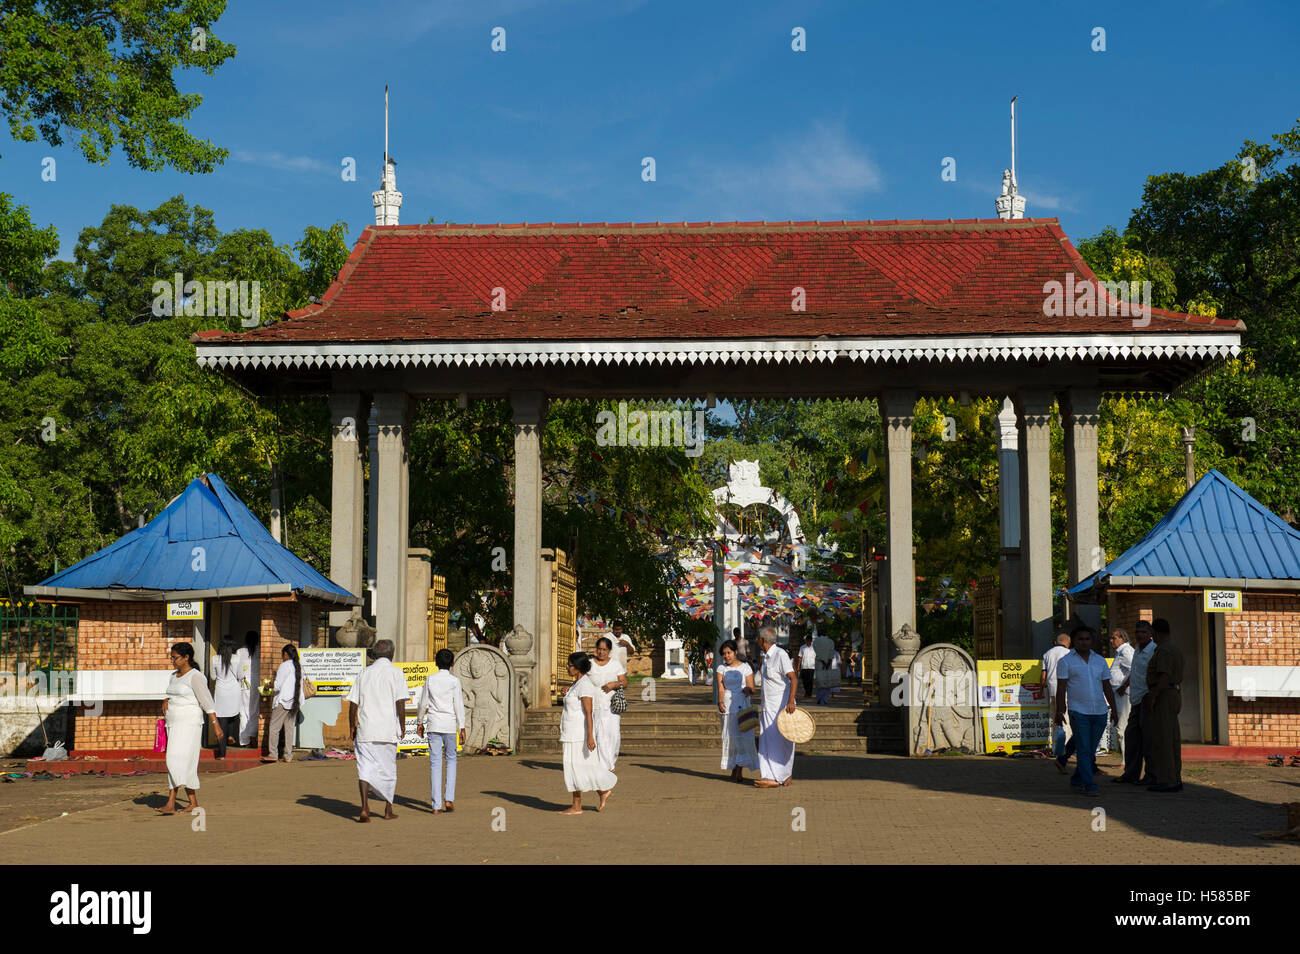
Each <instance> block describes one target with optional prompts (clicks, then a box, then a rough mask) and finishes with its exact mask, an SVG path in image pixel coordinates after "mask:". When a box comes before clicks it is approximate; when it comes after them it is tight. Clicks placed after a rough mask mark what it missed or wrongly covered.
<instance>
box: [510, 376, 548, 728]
mask: <svg viewBox="0 0 1300 954" xmlns="http://www.w3.org/2000/svg"><path fill="white" fill-rule="evenodd" d="M510 406H511V408H512V409H513V411H514V428H515V558H514V562H513V563H512V564H511V567H510V570H511V581H512V586H513V590H514V625H515V626H522V627H523V628H524V629H526V630H527V631H528V635H529V636H531V637H532V645H531V647H530V649H529V650H528V652H527V653H524V654H523V655H524V656H525V657H526V658H527V661H526V662H524V661H523V660H521V663H520V665H521V666H523V667H524V668H528V669H531V670H533V671H534V674H535V670H536V667H537V666H538V665H542V664H543V663H539V661H538V657H537V651H538V646H539V640H538V631H539V618H540V614H539V608H540V605H541V604H540V600H541V594H540V592H539V590H540V584H541V562H542V423H543V421H544V420H545V419H546V395H544V394H542V392H540V391H512V392H511V393H510ZM540 688H541V680H540V679H537V678H535V675H534V678H531V679H530V681H529V686H528V704H529V705H530V706H536V705H548V704H549V703H550V698H549V697H548V698H546V699H542V698H541V696H540Z"/></svg>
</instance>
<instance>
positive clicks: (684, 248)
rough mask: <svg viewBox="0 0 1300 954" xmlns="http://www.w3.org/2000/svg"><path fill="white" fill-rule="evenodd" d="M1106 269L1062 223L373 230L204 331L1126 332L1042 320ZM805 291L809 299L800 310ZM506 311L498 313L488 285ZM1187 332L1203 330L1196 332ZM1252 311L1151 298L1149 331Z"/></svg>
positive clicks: (220, 338) (350, 336)
mask: <svg viewBox="0 0 1300 954" xmlns="http://www.w3.org/2000/svg"><path fill="white" fill-rule="evenodd" d="M1067 273H1073V274H1074V275H1075V281H1076V282H1079V281H1083V280H1085V279H1093V278H1094V277H1095V276H1093V274H1092V272H1091V270H1089V269H1088V267H1087V265H1085V264H1084V262H1083V260H1082V258H1081V257H1080V256H1079V253H1078V252H1077V251H1076V250H1075V249H1074V247H1073V246H1072V245H1071V244H1070V241H1069V239H1067V238H1066V237H1065V234H1064V233H1063V232H1062V231H1061V227H1060V225H1059V224H1058V223H1057V221H1056V220H1055V219H1021V220H1018V221H1003V220H1001V219H968V220H960V221H951V220H949V221H911V222H788V223H766V222H732V223H724V224H714V223H686V222H682V223H678V224H669V225H664V224H660V223H654V224H632V223H620V224H615V225H611V224H606V223H601V224H598V225H582V224H579V223H572V224H564V225H556V224H553V223H547V224H545V225H528V224H518V225H502V224H497V225H397V226H371V227H369V228H367V229H366V230H365V231H364V232H363V233H362V235H361V238H360V239H359V240H358V242H357V245H356V247H355V248H354V249H353V250H352V254H351V255H350V256H349V257H348V260H347V263H346V264H345V265H344V266H343V268H342V270H341V271H340V272H339V275H338V278H337V279H336V280H335V282H334V284H333V285H331V286H330V288H329V291H327V292H326V294H325V296H324V298H323V299H322V300H321V302H320V303H319V304H314V305H310V306H308V307H307V308H304V309H301V310H299V311H294V312H290V313H289V315H288V317H287V319H286V320H284V321H280V322H278V323H275V324H269V325H265V326H263V327H260V328H256V329H253V330H251V331H246V332H243V333H239V334H230V333H224V332H204V333H202V334H201V335H200V336H196V337H197V338H198V340H202V341H204V342H206V343H217V342H231V343H233V342H236V341H238V342H247V343H249V344H257V343H266V344H272V343H278V342H284V343H289V342H347V341H357V342H377V341H440V340H441V341H461V342H463V341H474V340H515V341H529V340H548V341H559V340H610V339H624V338H628V339H746V338H749V339H752V338H769V337H781V338H791V337H818V336H823V335H824V336H827V337H887V336H899V335H925V334H934V335H943V336H945V337H948V336H953V335H998V334H1062V333H1065V334H1069V333H1090V334H1095V333H1107V332H1113V333H1119V334H1123V333H1131V332H1132V331H1133V330H1134V325H1133V322H1132V320H1131V318H1129V317H1123V316H1116V317H1105V316H1102V317H1070V318H1059V317H1047V316H1045V315H1044V314H1043V302H1044V297H1045V296H1044V293H1043V285H1044V283H1045V282H1048V281H1053V280H1054V281H1058V282H1063V281H1064V280H1065V277H1066V274H1067ZM796 287H800V288H803V289H804V293H805V296H806V310H805V311H802V312H800V311H794V310H793V309H792V297H793V291H792V290H793V289H794V288H796ZM494 288H503V289H505V296H506V297H505V303H506V310H505V311H493V310H492V307H491V306H492V301H493V295H494V292H493V289H494ZM1189 326H1190V327H1189ZM1238 327H1240V325H1239V323H1237V322H1232V321H1226V320H1223V319H1213V318H1202V317H1196V316H1190V315H1181V314H1176V313H1172V312H1164V311H1160V310H1158V309H1153V311H1152V318H1151V323H1150V324H1149V325H1148V326H1146V327H1145V328H1142V329H1141V330H1142V331H1143V333H1152V332H1162V331H1164V332H1178V331H1181V332H1187V331H1195V330H1202V331H1210V330H1215V329H1219V330H1222V329H1232V328H1238Z"/></svg>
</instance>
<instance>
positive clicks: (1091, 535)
mask: <svg viewBox="0 0 1300 954" xmlns="http://www.w3.org/2000/svg"><path fill="white" fill-rule="evenodd" d="M1100 411H1101V392H1100V391H1097V390H1093V389H1084V388H1070V389H1069V390H1067V391H1066V392H1065V394H1063V395H1062V400H1061V422H1062V424H1064V425H1065V501H1066V528H1067V529H1066V534H1067V539H1068V543H1069V549H1068V559H1069V568H1070V571H1069V572H1070V578H1069V585H1071V586H1073V585H1074V584H1075V583H1078V582H1079V581H1080V580H1082V579H1083V578H1084V577H1086V576H1089V575H1091V574H1092V573H1094V572H1096V571H1097V570H1100V569H1101V567H1102V564H1103V563H1105V560H1104V559H1103V555H1102V552H1101V532H1100V524H1099V509H1098V503H1097V495H1098V486H1097V424H1098V422H1099V421H1100V418H1101V414H1100ZM1070 611H1071V613H1073V615H1075V616H1078V617H1079V619H1081V620H1083V622H1084V623H1086V624H1087V625H1089V626H1091V627H1092V628H1093V631H1094V632H1096V631H1097V630H1098V627H1100V626H1101V607H1100V606H1098V605H1097V604H1095V603H1071V605H1070ZM1097 635H1098V636H1100V635H1101V633H1100V632H1098V633H1097Z"/></svg>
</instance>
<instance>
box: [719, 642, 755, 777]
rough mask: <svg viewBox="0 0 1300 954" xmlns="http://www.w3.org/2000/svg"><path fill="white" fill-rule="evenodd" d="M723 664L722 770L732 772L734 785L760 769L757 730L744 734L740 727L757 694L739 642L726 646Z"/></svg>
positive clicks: (720, 697) (751, 673) (752, 675)
mask: <svg viewBox="0 0 1300 954" xmlns="http://www.w3.org/2000/svg"><path fill="white" fill-rule="evenodd" d="M722 663H723V664H722V665H721V666H719V667H718V689H719V691H720V692H721V695H720V696H719V698H718V711H719V712H721V713H722V767H723V769H730V770H731V780H732V781H733V782H744V781H745V769H747V768H748V769H756V768H758V750H757V749H756V748H755V745H754V733H753V731H752V730H751V731H749V732H741V731H740V728H739V726H738V725H737V724H736V717H737V716H738V715H739V714H740V710H741V709H743V708H745V707H746V706H747V705H749V697H750V696H751V695H753V694H754V670H753V669H751V668H750V666H749V663H747V662H742V661H741V659H740V656H739V654H738V653H737V651H736V641H735V640H734V639H729V640H727V641H726V642H725V643H723V644H722Z"/></svg>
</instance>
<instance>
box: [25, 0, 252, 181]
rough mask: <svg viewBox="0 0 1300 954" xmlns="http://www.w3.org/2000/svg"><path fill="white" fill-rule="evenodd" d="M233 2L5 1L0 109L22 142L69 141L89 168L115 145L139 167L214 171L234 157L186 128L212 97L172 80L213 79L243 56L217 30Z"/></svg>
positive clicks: (149, 0)
mask: <svg viewBox="0 0 1300 954" xmlns="http://www.w3.org/2000/svg"><path fill="white" fill-rule="evenodd" d="M225 9H226V3H225V0H114V2H113V3H112V4H104V3H97V2H93V0H61V2H49V0H0V111H3V112H4V114H5V115H6V117H7V119H8V121H9V134H10V135H11V136H12V137H13V138H14V139H15V140H17V141H19V142H36V141H37V139H38V138H39V139H41V140H43V141H45V142H47V143H49V144H50V145H52V146H60V145H62V144H63V134H64V128H65V127H66V128H68V129H73V130H77V131H79V132H80V136H79V137H78V140H77V146H78V148H79V149H80V150H81V154H82V155H83V156H85V157H86V159H87V160H88V161H90V162H94V163H100V164H103V163H106V162H108V160H109V157H110V155H111V154H112V151H113V148H114V147H115V146H120V147H121V148H122V151H123V152H124V153H126V157H127V161H128V162H129V163H130V164H131V165H133V166H135V167H137V168H140V169H150V170H154V169H161V168H163V167H164V166H171V167H173V168H175V169H178V170H180V171H181V172H191V173H193V172H211V171H212V169H213V168H214V167H215V166H216V165H217V164H218V163H220V162H223V161H224V160H225V159H226V157H227V155H228V153H227V151H226V150H225V149H221V148H218V147H216V146H214V145H212V143H210V142H206V141H204V140H200V139H196V138H195V137H194V136H192V135H191V134H190V133H189V132H187V131H186V129H185V127H184V125H183V123H184V122H185V121H186V120H188V119H189V118H190V117H191V115H192V114H193V112H194V110H195V109H197V108H198V106H199V104H200V103H201V102H202V101H203V98H202V97H201V96H199V95H197V94H195V93H181V92H180V91H179V90H178V89H177V88H176V84H175V80H174V77H173V74H174V73H175V72H176V71H177V70H185V69H197V70H200V71H201V72H203V73H206V74H208V75H211V74H212V73H213V72H215V71H216V69H217V67H219V66H220V65H221V64H222V63H224V62H225V61H226V60H228V59H230V58H231V57H232V56H234V55H235V48H234V46H232V45H231V44H229V43H225V42H223V41H222V40H220V39H218V38H217V36H216V34H215V33H214V32H213V30H212V27H213V24H214V23H216V21H217V19H218V18H219V17H220V16H221V14H222V13H223V12H224V11H225Z"/></svg>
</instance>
